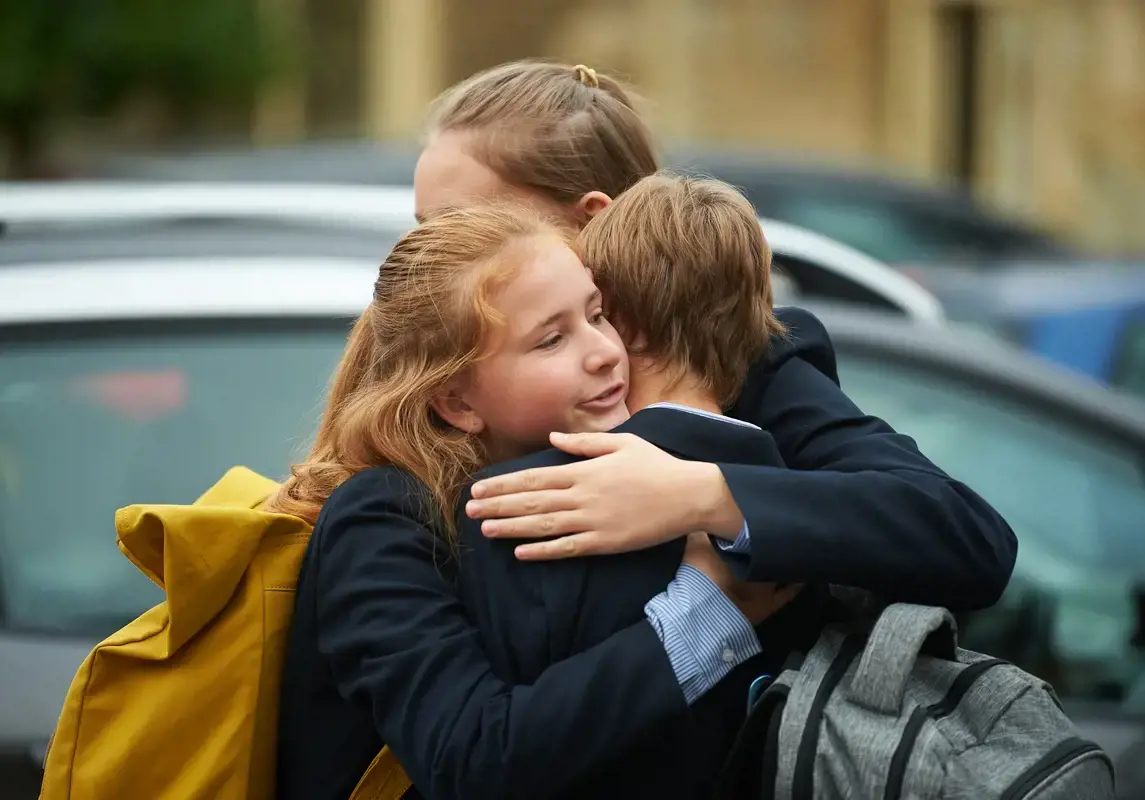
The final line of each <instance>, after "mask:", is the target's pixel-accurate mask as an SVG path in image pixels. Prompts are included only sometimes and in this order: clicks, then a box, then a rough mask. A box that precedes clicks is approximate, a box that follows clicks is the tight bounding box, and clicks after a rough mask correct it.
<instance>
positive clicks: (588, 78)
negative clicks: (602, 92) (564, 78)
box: [573, 64, 600, 89]
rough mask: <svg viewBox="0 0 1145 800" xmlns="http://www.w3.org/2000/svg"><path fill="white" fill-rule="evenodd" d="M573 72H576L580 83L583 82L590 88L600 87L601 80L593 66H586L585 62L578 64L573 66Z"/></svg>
mask: <svg viewBox="0 0 1145 800" xmlns="http://www.w3.org/2000/svg"><path fill="white" fill-rule="evenodd" d="M573 72H575V73H576V79H577V82H578V83H583V84H584V85H585V86H587V87H589V88H590V89H599V88H600V81H598V80H597V79H596V70H595V69H593V68H592V67H586V66H585V65H584V64H577V65H576V66H575V67H573Z"/></svg>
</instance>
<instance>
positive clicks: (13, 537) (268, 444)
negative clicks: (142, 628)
mask: <svg viewBox="0 0 1145 800" xmlns="http://www.w3.org/2000/svg"><path fill="white" fill-rule="evenodd" d="M348 325H349V321H336V320H330V321H327V322H307V321H295V322H270V321H261V322H257V321H246V322H243V321H212V322H210V323H193V322H187V323H179V324H176V323H172V322H168V323H153V322H148V323H139V324H130V325H116V326H106V325H91V326H83V327H74V326H69V327H67V328H61V329H45V328H37V329H31V330H21V329H16V330H12V331H9V332H8V333H7V334H6V335H5V338H4V339H3V340H2V341H0V613H2V622H3V625H4V626H6V627H9V628H13V629H18V630H34V631H44V632H55V633H66V634H78V635H85V636H88V635H90V636H103V635H106V634H108V633H111V632H112V631H114V630H115V629H116V628H118V627H120V626H121V625H123V624H125V623H126V622H128V621H129V620H131V619H132V618H133V617H135V616H136V615H138V614H139V613H141V612H142V611H143V610H145V609H146V608H148V607H150V606H151V605H154V604H155V603H156V602H158V601H160V600H161V599H162V593H161V592H160V590H159V589H158V588H157V587H156V586H154V585H153V584H152V583H151V582H150V581H149V580H148V579H147V578H146V577H144V576H143V574H142V573H140V572H139V571H138V570H137V569H136V568H135V567H134V566H133V565H132V564H131V563H130V562H129V561H128V560H127V559H126V558H124V557H123V556H122V555H121V554H120V553H119V551H118V550H117V548H116V543H115V525H114V514H115V510H116V509H117V508H119V507H121V506H125V505H129V504H131V503H190V502H192V501H194V499H195V498H196V497H198V496H199V495H200V494H201V493H202V492H203V491H205V490H206V489H207V488H209V487H210V486H211V485H212V484H213V483H214V482H215V481H216V480H217V479H218V478H219V477H220V476H221V475H222V474H223V472H225V471H226V470H227V469H228V468H230V467H232V466H234V465H236V464H242V465H245V466H248V467H250V468H252V469H254V470H256V471H259V472H262V473H263V474H266V475H269V476H274V477H279V476H281V475H283V474H284V473H285V471H286V469H287V467H288V464H289V463H290V461H291V459H292V458H295V457H297V456H298V455H299V454H300V453H303V452H304V450H305V448H306V446H307V444H308V441H309V438H310V436H311V434H312V431H313V430H314V428H315V425H316V421H317V418H318V415H319V412H320V409H321V401H322V398H323V394H324V389H325V384H326V381H327V379H328V377H329V376H330V374H331V372H332V370H333V367H334V365H335V364H336V362H337V359H338V357H339V355H340V354H341V351H342V347H343V344H344V342H345V338H346V333H347V331H348ZM45 330H47V331H48V332H47V333H46V334H45Z"/></svg>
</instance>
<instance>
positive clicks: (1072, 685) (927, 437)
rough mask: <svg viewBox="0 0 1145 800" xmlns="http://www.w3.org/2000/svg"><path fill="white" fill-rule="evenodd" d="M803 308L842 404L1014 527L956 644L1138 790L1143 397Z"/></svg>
mask: <svg viewBox="0 0 1145 800" xmlns="http://www.w3.org/2000/svg"><path fill="white" fill-rule="evenodd" d="M812 308H813V309H814V306H812ZM815 310H816V311H818V312H819V313H820V316H821V318H822V319H823V320H824V322H825V324H826V325H827V327H828V329H829V330H830V332H831V336H832V338H833V340H834V342H835V345H836V348H837V351H838V355H839V373H840V379H841V381H842V384H843V387H844V389H845V390H846V392H847V394H848V395H849V396H850V397H851V398H852V399H853V400H854V401H855V403H856V404H857V405H858V406H859V407H860V408H862V409H863V410H865V411H868V412H869V413H871V414H875V415H877V416H879V417H881V418H883V419H885V420H887V421H888V422H889V423H890V424H891V425H893V426H894V427H895V428H896V429H898V430H900V431H904V432H906V433H908V434H909V435H910V436H912V437H913V438H914V439H915V440H916V441H917V442H918V445H919V447H920V449H921V450H922V451H923V452H924V453H925V454H926V455H927V456H929V457H930V458H931V459H932V460H934V461H935V462H936V463H937V464H939V465H940V466H941V467H942V468H943V469H945V470H946V471H947V472H949V473H950V474H951V475H953V476H955V477H957V478H960V479H962V480H964V481H966V482H967V483H968V484H969V485H970V486H971V487H972V488H974V489H975V490H976V491H978V492H979V493H980V494H982V496H983V497H985V498H986V499H987V500H988V501H989V502H990V503H992V504H993V505H994V506H995V508H997V509H998V510H999V511H1000V512H1002V514H1003V515H1004V516H1005V517H1006V519H1007V520H1008V521H1009V522H1010V524H1011V526H1012V527H1013V528H1014V531H1015V533H1017V535H1018V541H1019V549H1018V560H1017V565H1016V567H1015V570H1014V576H1013V579H1012V581H1011V583H1010V586H1009V588H1008V589H1007V591H1006V593H1005V595H1004V597H1003V598H1002V601H1001V602H1000V603H999V604H998V605H997V606H995V607H994V608H992V609H990V610H988V611H983V612H979V613H976V614H972V615H966V616H965V617H964V618H963V619H961V620H960V626H961V637H962V644H963V646H965V647H969V648H971V649H976V650H980V651H984V652H988V653H991V654H992V655H994V656H997V657H1000V658H1005V659H1007V660H1010V661H1012V662H1014V663H1016V664H1018V665H1019V666H1021V667H1023V668H1024V669H1027V670H1029V671H1030V672H1033V673H1034V674H1037V675H1039V676H1042V677H1044V678H1046V679H1047V680H1049V681H1051V682H1052V683H1053V685H1054V687H1055V688H1056V689H1057V691H1058V694H1059V695H1060V696H1061V698H1062V700H1063V701H1064V702H1065V704H1066V708H1067V711H1069V712H1070V714H1071V715H1072V716H1073V718H1074V719H1075V720H1076V721H1077V723H1078V724H1079V725H1080V727H1081V728H1082V729H1083V731H1084V732H1085V733H1086V734H1087V735H1089V736H1091V737H1093V738H1094V739H1095V740H1096V741H1098V742H1100V743H1101V744H1102V745H1103V746H1104V747H1105V748H1106V749H1107V750H1108V751H1109V752H1110V755H1111V756H1113V757H1114V759H1115V760H1116V761H1117V762H1118V767H1119V771H1120V772H1121V773H1122V775H1121V780H1120V790H1121V791H1122V793H1123V794H1122V796H1123V797H1126V798H1129V797H1143V796H1145V771H1142V769H1141V767H1142V764H1141V756H1142V755H1145V535H1143V533H1145V405H1142V404H1141V403H1139V402H1137V401H1135V400H1134V399H1132V398H1130V397H1127V396H1123V395H1120V394H1118V393H1115V392H1111V391H1109V390H1107V389H1105V388H1103V387H1101V386H1100V385H1098V384H1096V383H1095V382H1093V381H1090V380H1087V379H1085V378H1082V377H1080V376H1077V375H1075V374H1074V373H1072V372H1071V371H1069V370H1067V369H1065V368H1063V367H1059V366H1056V365H1052V364H1049V363H1045V362H1042V361H1039V360H1037V359H1034V358H1031V357H1030V356H1029V355H1028V354H1025V353H1022V352H1021V351H1019V350H1017V349H1016V348H1014V347H1012V346H1010V345H1007V344H1005V343H1004V342H1001V341H999V340H998V339H997V338H995V337H993V336H990V335H988V334H986V333H981V332H978V331H975V330H961V329H959V328H958V327H957V326H953V325H952V326H951V327H949V328H948V329H946V330H942V329H931V328H926V327H922V326H918V325H911V324H909V323H908V324H903V323H902V321H901V320H896V319H893V318H883V317H880V316H876V315H872V314H858V313H856V312H853V311H842V310H839V309H815ZM1131 776H1135V777H1131Z"/></svg>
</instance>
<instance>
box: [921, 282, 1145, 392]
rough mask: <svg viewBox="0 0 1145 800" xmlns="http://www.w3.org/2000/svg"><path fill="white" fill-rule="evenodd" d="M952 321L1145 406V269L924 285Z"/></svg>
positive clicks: (925, 283) (928, 283)
mask: <svg viewBox="0 0 1145 800" xmlns="http://www.w3.org/2000/svg"><path fill="white" fill-rule="evenodd" d="M921 280H922V282H923V284H924V285H925V286H926V287H927V288H928V289H930V290H931V291H932V292H933V293H935V294H936V295H937V296H938V297H939V298H940V299H941V301H942V304H943V307H944V309H945V310H946V311H947V313H948V315H949V316H950V317H951V318H953V319H956V320H961V321H966V322H971V323H974V324H976V325H978V326H979V327H981V328H984V329H987V330H990V331H992V332H993V333H995V334H997V335H1000V336H1002V337H1003V338H1006V339H1008V340H1010V341H1012V342H1014V343H1016V344H1018V345H1019V346H1021V347H1024V348H1026V349H1028V350H1030V351H1032V352H1034V353H1036V354H1037V355H1039V356H1041V357H1043V358H1046V359H1048V360H1050V361H1054V362H1056V363H1059V364H1063V365H1065V366H1067V367H1070V368H1072V369H1075V370H1077V371H1079V372H1081V373H1083V374H1085V375H1088V376H1090V377H1091V378H1094V379H1096V380H1098V381H1101V382H1103V383H1107V384H1110V385H1112V386H1115V387H1117V388H1119V389H1121V390H1123V391H1126V392H1130V393H1132V394H1136V395H1138V396H1140V397H1143V398H1145V262H1130V261H1120V262H1118V261H1107V262H1070V263H1062V264H1044V263H1036V262H1034V263H1027V262H1018V263H1015V264H1008V265H1003V266H999V267H998V268H997V269H994V270H990V271H989V272H987V273H983V272H981V271H979V270H977V269H975V268H973V267H954V266H947V267H943V268H940V269H935V270H933V271H931V272H929V273H928V274H926V275H925V276H924V277H922V278H921Z"/></svg>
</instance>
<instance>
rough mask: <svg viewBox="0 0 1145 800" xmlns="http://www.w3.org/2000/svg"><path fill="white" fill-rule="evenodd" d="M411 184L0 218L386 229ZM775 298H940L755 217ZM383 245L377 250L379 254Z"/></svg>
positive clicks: (17, 196) (834, 245)
mask: <svg viewBox="0 0 1145 800" xmlns="http://www.w3.org/2000/svg"><path fill="white" fill-rule="evenodd" d="M413 210H414V200H413V190H412V189H410V188H408V187H387V186H381V187H374V186H368V187H367V186H350V185H343V184H314V185H306V184H266V183H253V184H225V183H198V184H196V183H173V184H172V183H153V184H144V183H69V184H63V185H61V184H39V185H37V184H6V185H0V224H3V225H8V226H13V227H17V226H32V227H40V228H52V227H56V228H64V229H67V228H75V227H76V226H91V225H99V224H104V225H109V224H110V225H116V224H118V225H123V224H134V225H146V224H148V223H170V222H173V221H177V220H195V219H210V220H229V221H232V222H233V221H240V220H245V221H250V222H254V221H262V222H273V223H276V224H291V223H297V224H304V225H323V226H334V227H345V228H352V229H357V230H361V231H375V232H379V231H382V232H387V233H390V234H392V235H393V236H394V237H395V238H396V236H397V235H399V234H400V233H401V232H404V231H405V230H407V229H408V228H409V227H411V226H412V225H413V224H415V221H414V217H413ZM760 224H761V225H762V226H763V229H764V232H765V234H766V236H767V240H768V243H769V244H770V246H771V249H772V252H773V255H774V260H775V272H776V287H777V293H778V296H779V299H781V300H782V301H784V302H789V303H790V302H795V301H798V300H800V299H802V298H806V297H815V298H822V299H830V300H835V301H842V302H848V303H854V304H857V305H864V306H870V307H874V308H878V309H881V310H889V311H897V312H900V313H902V314H905V315H906V316H908V317H910V318H912V319H915V320H918V321H922V322H929V323H941V322H942V321H943V313H942V308H941V305H940V304H939V302H938V300H937V299H936V298H935V297H934V296H933V295H932V294H930V293H929V292H927V291H926V290H925V289H923V288H922V287H921V286H920V285H919V284H918V283H916V282H915V281H913V280H912V279H910V278H908V277H906V276H905V275H903V274H901V273H899V272H897V271H895V270H893V269H891V268H890V267H888V266H887V265H885V264H882V263H880V262H879V261H877V260H875V259H873V258H871V257H870V256H867V255H864V254H863V253H860V252H859V251H857V250H855V249H853V248H851V247H848V246H846V245H843V244H840V243H839V242H836V241H833V240H831V239H828V238H826V237H824V236H822V235H820V234H817V233H813V232H811V231H809V230H806V229H803V228H799V227H796V226H793V225H790V224H788V223H785V222H779V221H777V220H770V219H761V220H760ZM381 255H382V253H380V252H379V253H377V254H375V257H376V258H380V257H381Z"/></svg>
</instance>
